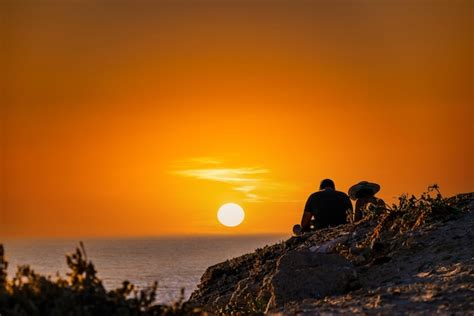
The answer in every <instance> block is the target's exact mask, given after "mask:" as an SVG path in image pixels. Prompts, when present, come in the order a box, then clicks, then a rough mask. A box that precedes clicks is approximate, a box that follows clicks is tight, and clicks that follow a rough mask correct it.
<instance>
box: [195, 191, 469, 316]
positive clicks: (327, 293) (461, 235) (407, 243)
mask: <svg viewBox="0 0 474 316" xmlns="http://www.w3.org/2000/svg"><path fill="white" fill-rule="evenodd" d="M431 191H432V192H431V193H425V194H423V195H422V196H421V197H419V198H415V197H414V196H412V197H408V196H402V197H400V199H399V200H400V201H399V203H398V204H397V205H393V206H392V207H387V208H372V209H368V210H367V216H366V218H365V219H363V220H362V221H360V222H358V223H353V224H347V225H342V226H339V227H335V228H329V229H324V230H320V231H317V232H314V233H308V234H304V235H302V236H298V237H293V238H290V239H289V240H287V241H285V242H281V243H279V244H276V245H273V246H267V247H265V248H263V249H257V250H256V251H255V252H254V253H251V254H247V255H244V256H241V257H238V258H234V259H232V260H228V261H226V262H223V263H220V264H217V265H214V266H212V267H209V268H208V269H207V271H206V272H205V273H204V275H203V276H202V279H201V283H200V285H199V286H198V289H197V290H196V291H195V292H194V293H193V294H192V296H191V298H190V301H189V303H188V304H191V305H196V306H201V307H204V309H205V310H208V311H210V312H224V313H236V312H241V313H263V312H267V313H283V314H318V313H348V314H349V313H351V314H354V313H356V314H357V313H361V314H365V313H384V314H385V313H390V314H398V313H404V312H411V313H421V314H433V313H452V312H455V313H460V314H474V246H473V241H474V238H473V237H474V193H469V194H461V195H457V196H455V197H452V198H449V199H445V198H443V197H442V196H441V194H439V192H438V191H437V188H436V187H434V188H432V189H431Z"/></svg>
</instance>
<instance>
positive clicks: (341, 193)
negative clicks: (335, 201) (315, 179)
mask: <svg viewBox="0 0 474 316" xmlns="http://www.w3.org/2000/svg"><path fill="white" fill-rule="evenodd" d="M334 192H335V193H336V194H337V195H338V196H339V197H341V198H344V199H345V198H347V199H349V195H347V194H346V193H344V192H342V191H334Z"/></svg>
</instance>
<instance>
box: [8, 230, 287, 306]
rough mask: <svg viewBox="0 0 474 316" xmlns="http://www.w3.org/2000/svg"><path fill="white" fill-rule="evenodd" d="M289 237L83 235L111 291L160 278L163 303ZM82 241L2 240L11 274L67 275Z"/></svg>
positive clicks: (142, 284)
mask: <svg viewBox="0 0 474 316" xmlns="http://www.w3.org/2000/svg"><path fill="white" fill-rule="evenodd" d="M288 237H289V236H283V235H259V236H231V237H230V236H219V237H165V238H143V239H141V238H123V239H84V240H83V242H84V245H85V248H86V252H87V255H88V258H89V259H90V260H91V261H92V262H93V263H94V265H95V267H96V270H97V271H98V276H99V278H100V279H102V281H103V282H104V285H105V286H106V288H107V289H114V288H117V287H120V286H121V284H122V281H124V280H128V281H130V282H132V283H133V284H135V285H137V286H138V287H143V286H147V285H150V284H152V282H153V281H155V280H156V281H158V297H157V302H159V303H171V302H173V301H175V300H176V299H177V298H178V297H179V295H180V292H181V288H184V289H185V298H186V299H187V298H189V296H190V295H191V293H192V292H193V291H194V290H195V289H196V286H197V284H198V283H199V280H200V278H201V276H202V274H203V273H204V271H205V270H206V268H207V267H209V266H211V265H214V264H216V263H219V262H222V261H225V260H227V259H231V258H234V257H238V256H240V255H243V254H246V253H249V252H252V251H254V250H255V249H257V248H261V247H263V246H265V245H271V244H274V243H277V242H279V241H281V240H284V239H286V238H288ZM78 245H79V241H78V240H70V239H67V240H63V239H61V240H49V239H48V240H46V239H44V240H43V239H42V240H27V239H18V240H8V241H5V242H4V247H5V253H6V258H7V261H8V262H9V267H8V275H9V277H12V275H13V273H14V272H15V271H16V266H17V265H22V264H29V265H30V266H31V267H32V268H33V270H34V271H35V272H38V273H41V274H45V275H51V276H53V277H54V276H55V275H56V274H57V273H58V272H59V273H60V274H61V275H62V276H65V274H66V272H68V268H67V265H66V259H65V254H67V253H72V252H73V251H74V250H75V248H76V247H77V246H78Z"/></svg>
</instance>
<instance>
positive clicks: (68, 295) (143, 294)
mask: <svg viewBox="0 0 474 316" xmlns="http://www.w3.org/2000/svg"><path fill="white" fill-rule="evenodd" d="M66 262H67V265H68V267H69V269H70V272H69V273H67V279H64V278H62V277H60V276H59V275H58V277H57V279H56V280H52V279H51V277H45V276H42V275H39V274H37V273H36V272H34V271H33V270H32V269H31V268H30V267H29V266H27V265H24V266H19V267H18V269H17V271H16V273H15V276H14V277H13V278H12V279H11V280H8V279H7V274H6V267H7V262H6V260H5V256H4V252H3V246H2V245H0V315H2V316H6V315H189V314H199V313H200V310H198V309H191V308H188V307H187V306H186V305H185V304H184V293H182V295H181V298H180V299H179V300H178V301H177V302H176V303H174V304H172V305H171V306H167V305H154V303H155V299H156V291H157V287H158V284H157V282H154V283H153V284H152V285H151V286H150V287H147V288H144V289H140V290H138V289H136V287H135V286H134V285H133V284H131V283H130V282H128V281H124V282H123V283H122V287H120V288H118V289H115V290H111V291H107V290H106V289H105V287H104V285H103V283H102V281H101V280H100V279H99V278H98V277H97V271H96V269H95V267H94V264H93V263H92V262H91V261H89V260H88V258H87V253H86V251H85V248H84V245H83V243H82V242H81V243H80V245H79V247H78V248H76V251H75V252H74V253H73V254H71V255H67V256H66Z"/></svg>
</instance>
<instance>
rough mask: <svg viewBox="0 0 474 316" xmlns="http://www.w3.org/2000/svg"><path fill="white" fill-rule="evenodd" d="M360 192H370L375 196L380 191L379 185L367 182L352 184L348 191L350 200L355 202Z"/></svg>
mask: <svg viewBox="0 0 474 316" xmlns="http://www.w3.org/2000/svg"><path fill="white" fill-rule="evenodd" d="M362 190H370V191H372V193H373V194H375V193H377V192H379V191H380V185H378V184H377V183H372V182H368V181H361V182H359V183H357V184H354V185H353V186H351V188H350V189H349V196H350V198H351V199H353V200H357V193H359V192H360V191H362Z"/></svg>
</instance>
